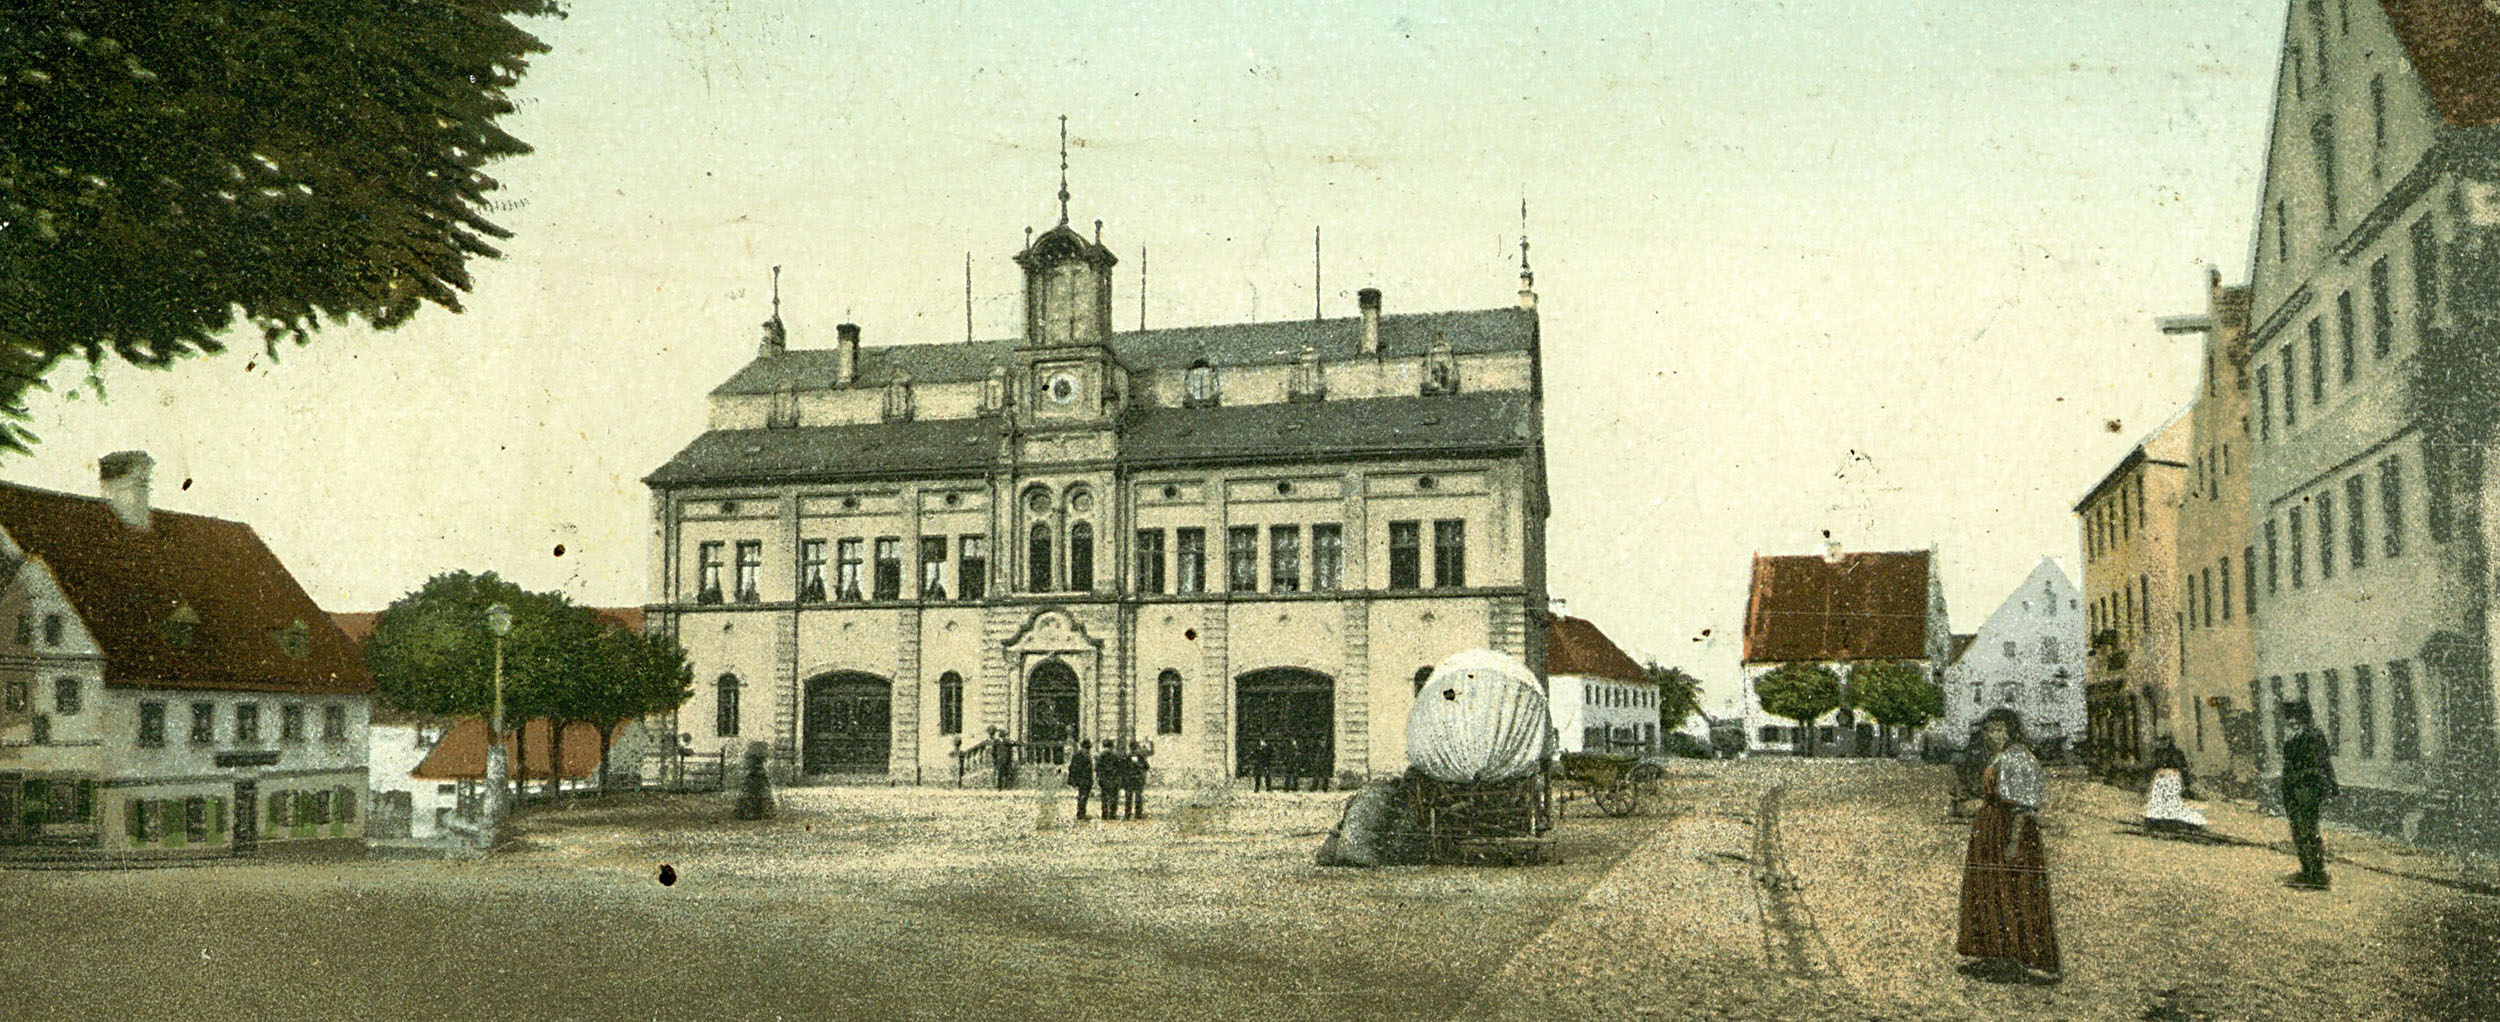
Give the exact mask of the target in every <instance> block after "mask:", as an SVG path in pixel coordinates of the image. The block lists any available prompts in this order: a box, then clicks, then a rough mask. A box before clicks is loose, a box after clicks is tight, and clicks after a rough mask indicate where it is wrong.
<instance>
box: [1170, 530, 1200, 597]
mask: <svg viewBox="0 0 2500 1022" xmlns="http://www.w3.org/2000/svg"><path fill="white" fill-rule="evenodd" d="M1172 591H1173V592H1176V593H1203V592H1206V591H1207V530H1205V529H1174V530H1172Z"/></svg>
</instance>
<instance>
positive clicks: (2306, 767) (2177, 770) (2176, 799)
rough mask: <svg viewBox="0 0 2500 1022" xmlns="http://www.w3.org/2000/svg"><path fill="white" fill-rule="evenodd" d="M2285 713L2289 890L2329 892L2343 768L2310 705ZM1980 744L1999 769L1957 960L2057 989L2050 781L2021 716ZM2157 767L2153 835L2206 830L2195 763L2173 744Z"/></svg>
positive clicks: (1969, 868) (1976, 845)
mask: <svg viewBox="0 0 2500 1022" xmlns="http://www.w3.org/2000/svg"><path fill="white" fill-rule="evenodd" d="M2280 712H2281V714H2282V720H2283V724H2284V729H2285V734H2284V738H2283V747H2282V756H2283V759H2282V764H2283V776H2282V791H2281V794H2282V798H2283V812H2284V816H2285V817H2286V818H2287V819H2288V820H2289V822H2290V825H2291V832H2292V833H2291V836H2292V848H2293V851H2294V852H2295V854H2297V855H2298V856H2299V858H2300V871H2299V872H2297V873H2293V874H2291V875H2290V876H2287V877H2284V878H2283V882H2284V883H2285V884H2286V885H2288V886H2291V887H2293V888H2297V889H2305V890H2325V889H2326V888H2327V875H2326V847H2325V843H2324V841H2323V840H2322V839H2321V838H2320V837H2319V835H2318V816H2319V813H2320V811H2321V809H2322V808H2323V806H2324V804H2325V802H2326V800H2327V799H2330V798H2334V797H2335V796H2336V795H2338V794H2340V793H2341V789H2340V788H2339V787H2338V785H2337V784H2336V783H2335V764H2334V762H2333V761H2332V760H2331V759H2330V758H2329V748H2328V745H2327V742H2326V738H2325V736H2324V735H2322V734H2320V733H2319V731H2318V729H2317V727H2316V725H2314V724H2312V723H2311V722H2310V710H2309V704H2308V703H2307V702H2286V703H2284V704H2282V708H2281V711H2280ZM1978 735H1979V739H1980V741H1981V742H1982V743H1983V744H1984V745H1985V748H1986V751H1987V753H1988V754H1989V755H1990V756H1991V759H1990V760H1989V762H1988V766H1987V769H1986V770H1985V771H1983V772H1982V773H1981V775H1980V782H1979V795H1980V806H1979V809H1978V811H1977V813H1976V815H1975V816H1974V818H1973V819H1972V821H1971V836H1970V847H1969V848H1968V850H1967V851H1966V852H1965V853H1964V856H1963V860H1962V918H1961V930H1960V934H1959V936H1958V937H1957V939H1956V940H1955V942H1954V950H1955V951H1957V952H1959V953H1960V954H1962V955H1964V956H1965V957H1967V958H1970V959H1971V960H1972V961H1971V963H1970V964H1969V965H1968V966H1966V968H1970V969H1977V970H1982V971H1984V970H1987V969H1990V968H1992V967H1993V968H1998V969H2007V970H2018V971H2019V972H2020V973H2021V974H2022V978H2025V979H2027V980H2029V981H2032V982H2042V983H2054V982H2057V981H2058V979H2059V978H2060V977H2061V976H2062V973H2061V971H2060V968H2061V964H2060V960H2059V956H2058V946H2057V922H2056V917H2055V913H2054V912H2053V911H2052V910H2051V907H2050V901H2049V871H2048V858H2047V855H2046V853H2045V850H2044V849H2043V847H2042V844H2041V840H2040V824H2039V814H2040V809H2041V806H2042V805H2043V804H2044V803H2045V801H2046V796H2047V784H2046V776H2045V773H2044V771H2042V769H2041V767H2040V761H2039V759H2038V758H2037V757H2035V756H2033V755H2032V753H2031V749H2030V746H2029V745H2028V744H2026V743H2025V742H2024V740H2023V726H2022V717H2021V716H2020V715H2018V714H2016V713H2015V712H2014V711H2013V710H2012V709H2010V708H2005V707H1999V708H1997V709H1995V710H1991V711H1989V712H1988V715H1987V716H1985V717H1982V718H1980V722H1979V731H1978ZM2152 767H2153V773H2152V781H2151V784H2150V785H2148V790H2147V793H2146V794H2147V798H2146V807H2145V825H2146V829H2147V830H2152V831H2156V832H2177V831H2181V830H2191V829H2193V830H2201V829H2203V826H2204V815H2203V814H2202V813H2200V812H2197V811H2196V810H2195V809H2194V808H2193V807H2190V806H2188V805H2187V804H2186V802H2185V798H2186V797H2187V795H2188V793H2189V792H2190V791H2191V790H2192V789H2191V787H2190V784H2189V778H2188V770H2187V757H2186V755H2185V754H2183V753H2181V752H2180V751H2179V749H2178V746H2177V743H2176V742H2174V741H2171V740H2170V739H2169V738H2168V737H2167V736H2164V738H2163V740H2162V742H2161V744H2160V747H2159V748H2157V749H2156V750H2155V752H2154V755H2153V760H2152Z"/></svg>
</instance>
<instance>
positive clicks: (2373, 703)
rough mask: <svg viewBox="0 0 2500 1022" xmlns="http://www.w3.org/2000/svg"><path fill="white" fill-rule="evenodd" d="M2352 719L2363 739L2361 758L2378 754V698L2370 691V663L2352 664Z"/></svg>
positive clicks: (2357, 732) (2357, 736)
mask: <svg viewBox="0 0 2500 1022" xmlns="http://www.w3.org/2000/svg"><path fill="white" fill-rule="evenodd" d="M2352 721H2353V724H2354V727H2353V731H2354V732H2355V734H2354V737H2355V738H2358V739H2360V740H2361V742H2360V744H2361V758H2363V759H2369V758H2371V757H2374V756H2377V755H2378V700H2377V698H2376V696H2375V693H2372V692H2371V691H2370V665H2368V664H2354V665H2352Z"/></svg>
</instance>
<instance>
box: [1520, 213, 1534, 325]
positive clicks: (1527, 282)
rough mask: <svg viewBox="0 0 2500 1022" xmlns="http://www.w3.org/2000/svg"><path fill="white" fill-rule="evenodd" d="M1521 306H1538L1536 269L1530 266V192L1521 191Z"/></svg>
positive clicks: (1526, 307) (1528, 307)
mask: <svg viewBox="0 0 2500 1022" xmlns="http://www.w3.org/2000/svg"><path fill="white" fill-rule="evenodd" d="M1519 307H1520V308H1522V309H1533V308H1536V271H1535V270H1532V269H1529V268H1528V192H1527V189H1524V188H1522V189H1520V191H1519Z"/></svg>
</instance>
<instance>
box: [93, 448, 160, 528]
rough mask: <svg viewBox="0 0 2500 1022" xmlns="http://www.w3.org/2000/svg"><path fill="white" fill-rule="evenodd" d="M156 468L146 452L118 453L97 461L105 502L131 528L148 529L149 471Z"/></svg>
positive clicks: (153, 460)
mask: <svg viewBox="0 0 2500 1022" xmlns="http://www.w3.org/2000/svg"><path fill="white" fill-rule="evenodd" d="M155 465H156V459H154V458H151V457H148V452H146V451H115V452H113V453H111V454H107V455H105V456H104V457H102V458H99V459H97V460H96V476H97V478H98V481H99V482H100V483H102V487H103V490H104V502H105V503H107V504H111V505H113V513H114V514H115V515H117V516H120V518H121V520H122V521H123V522H124V523H125V524H128V525H129V526H130V527H131V528H134V529H145V528H147V527H148V470H149V469H150V468H153V467H154V466H155Z"/></svg>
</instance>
